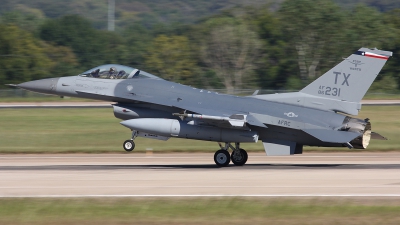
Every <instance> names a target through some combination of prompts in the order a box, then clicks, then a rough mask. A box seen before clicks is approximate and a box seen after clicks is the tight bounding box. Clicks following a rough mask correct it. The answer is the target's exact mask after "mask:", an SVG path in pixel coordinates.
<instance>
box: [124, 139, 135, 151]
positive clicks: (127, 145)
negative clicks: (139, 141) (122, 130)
mask: <svg viewBox="0 0 400 225" xmlns="http://www.w3.org/2000/svg"><path fill="white" fill-rule="evenodd" d="M123 147H124V149H125V151H127V152H131V151H132V150H133V149H135V142H133V140H126V141H125V142H124V145H123Z"/></svg>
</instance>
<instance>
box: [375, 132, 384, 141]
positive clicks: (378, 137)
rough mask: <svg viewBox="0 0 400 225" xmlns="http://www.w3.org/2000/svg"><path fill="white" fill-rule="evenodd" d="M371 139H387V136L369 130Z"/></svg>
mask: <svg viewBox="0 0 400 225" xmlns="http://www.w3.org/2000/svg"><path fill="white" fill-rule="evenodd" d="M371 139H375V140H387V138H385V137H384V136H382V135H380V134H378V133H375V132H371Z"/></svg>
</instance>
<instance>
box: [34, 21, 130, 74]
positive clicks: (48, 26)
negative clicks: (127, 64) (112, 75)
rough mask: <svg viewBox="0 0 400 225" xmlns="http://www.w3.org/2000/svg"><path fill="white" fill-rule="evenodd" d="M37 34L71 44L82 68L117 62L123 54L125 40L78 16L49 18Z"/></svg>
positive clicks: (50, 40)
mask: <svg viewBox="0 0 400 225" xmlns="http://www.w3.org/2000/svg"><path fill="white" fill-rule="evenodd" d="M39 36H40V37H41V38H42V39H43V40H46V41H48V42H51V43H54V44H55V45H61V46H68V47H70V48H71V49H72V50H73V51H74V53H75V55H76V56H77V58H78V61H79V65H80V66H81V69H88V68H90V67H94V66H98V65H100V64H104V63H116V62H117V61H118V60H119V59H121V58H125V57H126V51H125V48H124V47H125V43H124V40H123V38H122V37H120V36H119V35H118V33H112V32H108V31H100V30H96V29H94V28H93V27H92V25H91V23H90V21H88V20H86V19H84V18H83V17H80V16H77V15H71V16H65V17H62V18H59V19H54V20H48V21H47V22H45V23H44V24H43V26H41V28H40V31H39Z"/></svg>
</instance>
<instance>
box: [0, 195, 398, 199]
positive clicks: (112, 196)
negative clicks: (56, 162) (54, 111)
mask: <svg viewBox="0 0 400 225" xmlns="http://www.w3.org/2000/svg"><path fill="white" fill-rule="evenodd" d="M127 197H131V198H185V197H189V198H203V197H206V198H210V197H400V194H271V195H268V194H267V195H266V194H252V195H224V194H222V195H219V194H215V195H214V194H211V195H208V194H205V195H157V194H154V195H0V198H127Z"/></svg>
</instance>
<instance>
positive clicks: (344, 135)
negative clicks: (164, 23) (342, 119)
mask: <svg viewBox="0 0 400 225" xmlns="http://www.w3.org/2000/svg"><path fill="white" fill-rule="evenodd" d="M303 131H304V132H306V133H307V134H309V135H311V136H313V137H315V138H317V139H319V140H321V141H323V142H329V143H348V142H350V141H352V140H353V139H354V138H356V137H358V136H360V135H361V134H360V133H355V132H348V131H338V130H324V129H303Z"/></svg>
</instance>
